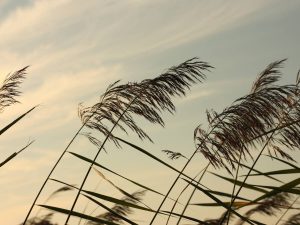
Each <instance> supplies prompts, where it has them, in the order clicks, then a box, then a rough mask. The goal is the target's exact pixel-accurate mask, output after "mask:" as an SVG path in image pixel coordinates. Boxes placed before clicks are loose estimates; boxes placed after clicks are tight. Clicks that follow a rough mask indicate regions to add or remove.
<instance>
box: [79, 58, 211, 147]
mask: <svg viewBox="0 0 300 225" xmlns="http://www.w3.org/2000/svg"><path fill="white" fill-rule="evenodd" d="M210 68H212V67H211V66H210V65H208V64H207V63H205V62H201V61H197V58H192V59H190V60H187V61H185V62H183V63H182V64H180V65H178V66H174V67H172V68H170V69H169V70H167V72H166V73H163V74H161V75H160V76H158V77H156V78H154V79H146V80H143V81H142V82H140V83H127V84H123V85H118V86H116V85H117V84H118V82H119V81H117V82H115V83H113V84H112V85H110V86H109V87H108V89H107V91H106V92H105V93H104V94H103V95H102V96H101V97H100V99H101V100H100V102H99V103H96V104H95V105H93V106H91V107H82V105H81V107H80V109H79V116H80V118H81V120H82V122H83V123H85V122H86V119H87V118H91V115H93V116H92V118H91V119H89V121H88V122H87V123H86V126H87V127H88V128H91V129H94V130H97V131H99V132H100V133H102V134H103V135H104V136H109V139H110V140H112V141H114V142H115V144H116V145H117V146H118V141H117V140H116V139H115V138H114V137H113V136H112V135H111V134H110V132H109V126H108V124H111V125H116V128H119V129H120V130H122V131H123V132H125V133H127V129H126V128H125V127H127V128H129V129H130V130H132V131H133V132H134V133H136V134H137V135H138V137H139V138H140V139H148V140H150V141H151V138H150V137H149V136H148V135H147V134H146V132H145V131H143V129H142V128H141V127H140V126H138V125H137V124H136V122H135V121H134V120H133V117H132V114H134V115H137V116H140V117H142V118H144V119H145V120H147V121H149V122H151V123H157V124H160V125H161V126H164V122H163V119H162V118H161V115H160V114H161V111H165V110H166V111H169V112H171V113H172V112H174V111H175V106H174V104H173V103H172V100H171V97H172V96H182V95H185V94H186V90H187V89H189V88H190V86H191V85H192V84H193V83H195V82H197V81H200V82H201V81H202V80H203V79H205V77H206V76H205V74H204V73H203V71H209V69H210ZM124 112H125V113H124ZM121 115H122V116H121ZM118 120H119V121H118Z"/></svg>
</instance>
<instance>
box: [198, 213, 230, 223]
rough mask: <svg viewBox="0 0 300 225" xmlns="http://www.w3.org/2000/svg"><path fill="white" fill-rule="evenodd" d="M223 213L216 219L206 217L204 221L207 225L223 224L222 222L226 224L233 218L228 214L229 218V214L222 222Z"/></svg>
mask: <svg viewBox="0 0 300 225" xmlns="http://www.w3.org/2000/svg"><path fill="white" fill-rule="evenodd" d="M225 213H226V212H225ZM225 213H222V215H221V216H220V217H219V218H217V219H208V220H205V221H204V222H205V224H207V225H223V224H226V223H227V222H229V221H230V220H231V219H232V218H233V216H230V218H229V216H227V217H226V220H225V221H223V222H222V221H221V220H222V219H223V216H224V215H225ZM199 225H200V224H199Z"/></svg>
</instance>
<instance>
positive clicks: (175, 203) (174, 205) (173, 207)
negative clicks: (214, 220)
mask: <svg viewBox="0 0 300 225" xmlns="http://www.w3.org/2000/svg"><path fill="white" fill-rule="evenodd" d="M204 169H205V168H203V169H202V170H201V171H200V172H199V173H198V174H197V175H196V176H195V177H194V180H195V179H196V178H197V177H198V176H199V175H200V173H201V172H202V171H203V170H204ZM188 186H189V184H186V185H185V187H184V188H183V189H182V190H181V192H180V194H179V195H178V196H177V198H176V200H175V202H174V204H173V206H172V209H171V211H170V212H169V213H168V214H169V216H168V220H167V223H166V225H168V224H169V221H170V218H171V215H172V213H173V211H174V209H175V207H176V205H177V202H178V200H179V198H180V197H181V195H182V194H183V193H184V192H185V190H186V189H187V188H188Z"/></svg>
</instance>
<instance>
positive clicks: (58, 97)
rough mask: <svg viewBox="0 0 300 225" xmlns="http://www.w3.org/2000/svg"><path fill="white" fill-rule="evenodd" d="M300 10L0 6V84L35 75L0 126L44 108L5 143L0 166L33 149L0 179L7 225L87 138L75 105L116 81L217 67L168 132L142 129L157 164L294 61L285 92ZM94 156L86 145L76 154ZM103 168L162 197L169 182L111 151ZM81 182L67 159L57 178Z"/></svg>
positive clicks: (264, 4)
mask: <svg viewBox="0 0 300 225" xmlns="http://www.w3.org/2000/svg"><path fill="white" fill-rule="evenodd" d="M299 10H300V2H299V1H296V0H289V1H279V0H272V1H271V0H264V1H260V0H251V1H250V0H247V1H238V0H226V1H225V0H213V1H208V0H188V1H182V0H174V1H160V0H152V1H146V0H124V1H117V0H100V1H98V0H91V1H87V2H83V1H79V0H73V1H71V0H56V1H45V0H39V1H37V0H20V1H9V0H0V37H1V38H0V50H1V51H0V59H1V60H0V79H2V80H3V79H4V78H5V76H6V75H7V74H9V73H10V72H13V71H16V70H18V69H20V68H23V67H24V66H27V65H30V67H29V68H28V71H27V72H28V75H27V78H26V80H25V81H24V83H23V84H22V87H21V90H22V92H23V93H22V95H21V96H20V97H19V98H18V100H19V101H20V102H21V104H16V105H14V106H11V107H9V108H7V109H6V110H5V111H4V112H3V113H2V114H1V117H0V125H1V126H2V127H3V126H5V125H6V124H7V123H9V122H10V121H12V120H13V119H14V118H16V117H17V116H18V115H20V114H21V113H23V112H25V111H26V110H28V109H29V108H31V107H33V106H35V105H39V107H38V108H37V109H35V110H34V111H33V112H32V113H31V114H30V115H28V116H27V117H26V118H24V119H23V120H22V121H21V122H20V123H18V124H17V125H16V126H14V127H13V128H12V129H11V130H9V131H8V132H6V133H5V135H2V136H1V137H0V142H1V152H0V159H5V158H6V157H7V156H8V155H10V154H11V153H12V152H14V151H16V150H18V149H20V148H22V147H23V146H24V145H25V144H26V143H28V141H29V140H35V143H34V144H33V145H32V146H30V148H29V149H28V150H26V151H25V152H24V153H22V154H21V155H20V156H18V157H17V158H16V159H14V160H13V161H11V162H10V163H9V164H7V165H6V166H5V167H3V168H1V170H0V186H1V191H0V199H1V202H0V218H1V224H8V225H10V224H18V223H19V222H21V221H22V219H23V218H24V216H25V215H26V213H27V210H28V209H29V206H30V204H31V203H32V201H33V199H34V197H35V195H36V193H37V191H38V189H39V187H40V186H41V185H42V182H43V181H44V179H45V176H46V175H47V174H48V173H49V171H50V169H51V168H52V166H53V165H54V162H55V160H56V159H57V158H58V157H59V155H60V153H61V152H62V151H63V149H64V147H65V146H66V144H67V142H68V140H70V138H71V137H72V135H73V134H74V133H75V132H76V129H78V128H79V127H80V119H79V118H78V116H77V107H78V104H79V103H81V102H83V103H84V104H85V105H88V104H91V103H93V102H95V101H97V100H98V97H99V96H100V95H101V94H102V93H103V92H104V90H105V89H106V87H107V86H108V85H109V84H110V83H112V82H114V81H115V80H118V79H121V81H122V82H129V81H141V80H143V79H145V78H153V77H155V76H157V75H159V74H160V73H162V72H164V71H166V69H167V68H169V67H171V66H173V65H177V64H180V63H181V62H183V61H185V60H187V59H190V58H192V57H199V58H200V60H203V61H207V62H209V63H210V64H211V65H212V66H214V67H215V69H213V70H212V72H210V73H207V81H205V82H204V83H203V84H198V85H195V86H194V87H193V88H192V89H191V91H190V92H189V93H188V95H187V96H186V97H185V98H182V99H176V100H175V103H176V106H177V112H176V113H175V115H174V116H171V115H169V114H165V116H164V119H165V122H166V127H165V129H162V128H160V127H157V126H153V125H150V124H146V125H145V126H146V127H147V130H148V131H149V134H150V135H151V137H152V138H153V140H154V142H155V144H154V145H153V144H150V143H144V146H147V147H148V148H151V151H152V152H153V153H154V154H156V155H158V156H161V157H165V156H164V155H162V153H161V149H165V148H167V149H171V150H173V151H178V152H182V153H183V154H186V155H189V154H191V152H192V149H193V140H192V138H193V130H194V129H195V127H196V126H197V125H198V124H202V123H205V110H206V109H210V108H214V109H215V110H217V111H220V110H222V109H223V108H224V107H226V106H227V105H230V103H231V102H232V101H233V100H234V99H236V98H238V97H240V96H241V95H244V94H246V93H248V91H249V90H250V87H251V83H252V81H253V80H254V79H255V77H256V76H257V74H258V73H259V72H260V71H262V70H263V69H264V68H265V67H266V66H267V65H268V64H269V63H271V62H273V61H275V60H280V59H284V58H288V61H287V62H286V64H285V67H284V68H283V69H282V71H283V73H284V77H283V82H293V81H294V80H295V77H296V73H297V71H298V69H299V68H300V60H299V59H300V45H299V40H300V29H299V25H298V22H299V20H300V15H299ZM92 149H93V146H91V145H90V144H89V143H88V142H86V141H85V140H83V138H81V139H80V141H78V142H76V143H75V144H74V146H72V150H74V151H78V152H88V151H93V150H92ZM86 154H88V155H89V154H92V153H91V152H89V153H86ZM199 158H200V157H199ZM102 160H103V163H104V165H105V163H106V165H108V164H109V165H111V166H112V167H113V168H115V169H116V170H119V171H125V169H124V168H126V174H128V175H130V176H132V177H136V179H140V180H142V181H144V182H149V183H150V181H153V180H156V179H157V180H158V183H157V182H156V183H155V182H152V183H153V185H154V186H155V187H157V188H160V187H165V190H166V188H167V185H165V186H164V185H163V184H165V183H164V182H166V181H167V180H170V179H171V178H170V177H172V176H171V175H170V174H168V173H167V172H163V170H162V168H161V167H158V166H157V165H156V164H153V163H152V162H148V161H146V160H145V161H143V160H141V158H140V157H139V156H137V155H136V154H133V153H130V152H128V151H126V152H125V151H122V150H121V151H118V150H112V151H111V152H109V153H108V154H104V155H103V158H102ZM199 160H200V159H199ZM133 161H134V162H136V165H137V166H139V169H137V168H135V167H133V165H132V162H133ZM181 164H182V162H174V165H175V166H176V165H177V166H180V165H181ZM154 172H156V173H154ZM80 174H83V172H82V165H81V164H80V163H78V162H76V161H75V160H74V159H71V158H70V157H69V158H67V159H66V162H65V163H64V167H63V166H59V167H58V169H57V172H56V173H55V175H57V176H61V177H64V178H65V179H66V180H68V181H70V182H71V183H72V182H75V183H76V182H77V181H78V180H77V179H78V178H75V177H77V176H78V175H80ZM153 174H155V175H156V177H153ZM75 175H76V176H75ZM50 186H51V185H50ZM53 188H55V187H53ZM49 189H51V188H49ZM45 196H46V194H45ZM44 198H46V197H44Z"/></svg>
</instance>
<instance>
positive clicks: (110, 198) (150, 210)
mask: <svg viewBox="0 0 300 225" xmlns="http://www.w3.org/2000/svg"><path fill="white" fill-rule="evenodd" d="M50 180H52V181H55V182H58V183H61V184H64V185H66V186H69V187H72V188H74V189H77V190H78V188H77V187H75V186H73V185H70V184H68V183H66V182H64V181H60V180H57V179H53V178H50ZM83 192H85V193H87V191H84V190H83ZM91 193H93V194H91ZM94 193H95V192H90V193H87V194H91V195H92V196H95V195H94ZM95 194H98V193H95ZM95 197H99V198H102V200H105V201H110V200H112V199H113V201H112V202H114V200H120V199H115V198H112V197H109V196H106V195H101V194H99V195H98V196H95ZM104 198H105V199H104ZM120 201H122V200H120ZM110 202H111V201H110ZM123 202H124V201H123ZM114 203H115V204H120V202H118V203H117V202H114ZM126 205H127V206H128V204H126ZM136 206H137V207H138V209H141V210H146V211H149V212H155V211H154V210H152V209H147V208H145V207H142V206H138V205H136ZM133 208H136V207H133ZM166 213H170V212H167V211H162V212H159V214H161V215H166ZM177 215H178V214H177ZM183 217H184V218H186V219H188V220H191V221H196V222H199V223H200V222H202V223H204V224H205V222H203V221H201V220H198V219H195V218H192V217H186V216H183Z"/></svg>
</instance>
